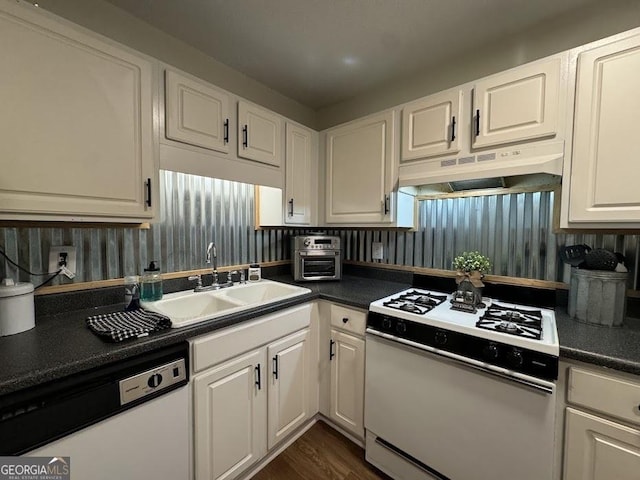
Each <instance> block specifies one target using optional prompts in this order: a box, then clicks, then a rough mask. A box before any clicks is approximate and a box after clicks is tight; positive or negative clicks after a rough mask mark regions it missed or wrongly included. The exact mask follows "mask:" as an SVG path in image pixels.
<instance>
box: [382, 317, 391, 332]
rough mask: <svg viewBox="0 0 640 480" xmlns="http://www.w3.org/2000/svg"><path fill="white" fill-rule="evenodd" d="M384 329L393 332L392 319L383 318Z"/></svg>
mask: <svg viewBox="0 0 640 480" xmlns="http://www.w3.org/2000/svg"><path fill="white" fill-rule="evenodd" d="M382 328H384V329H385V330H391V319H390V318H383V319H382Z"/></svg>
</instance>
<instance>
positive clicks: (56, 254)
mask: <svg viewBox="0 0 640 480" xmlns="http://www.w3.org/2000/svg"><path fill="white" fill-rule="evenodd" d="M62 267H66V270H63V273H64V275H66V276H67V277H69V278H73V277H74V276H75V273H76V247H74V246H72V245H68V246H62V247H51V248H50V249H49V272H51V273H54V272H57V271H58V270H60V269H61V268H62ZM67 272H70V274H69V273H67Z"/></svg>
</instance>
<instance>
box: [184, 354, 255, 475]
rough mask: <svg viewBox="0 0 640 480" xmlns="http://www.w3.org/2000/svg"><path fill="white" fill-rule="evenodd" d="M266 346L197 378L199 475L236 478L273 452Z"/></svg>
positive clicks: (197, 463)
mask: <svg viewBox="0 0 640 480" xmlns="http://www.w3.org/2000/svg"><path fill="white" fill-rule="evenodd" d="M265 364H266V355H265V351H264V349H261V350H256V351H253V352H250V353H248V354H246V355H242V356H240V357H239V358H234V359H232V360H229V361H228V362H225V363H223V364H222V365H219V366H217V367H215V368H212V369H211V370H209V371H208V372H207V373H204V374H202V375H198V376H197V377H196V378H195V379H194V380H193V388H194V418H195V420H196V423H195V456H196V468H195V472H196V478H197V479H216V480H222V479H226V478H234V477H235V476H236V475H238V474H239V473H241V472H242V471H244V470H245V469H246V468H248V467H249V466H251V465H252V464H254V463H255V462H256V461H258V460H259V459H260V458H262V456H263V455H264V454H265V453H266V452H267V436H266V431H267V402H266V400H267V394H266V385H265V384H264V370H263V368H264V366H265Z"/></svg>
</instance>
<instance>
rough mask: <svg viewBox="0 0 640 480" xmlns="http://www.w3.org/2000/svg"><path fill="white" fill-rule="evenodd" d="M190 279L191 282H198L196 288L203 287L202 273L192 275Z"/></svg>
mask: <svg viewBox="0 0 640 480" xmlns="http://www.w3.org/2000/svg"><path fill="white" fill-rule="evenodd" d="M188 280H189V281H190V282H194V281H195V282H196V288H201V287H202V276H201V275H190V276H189V278H188Z"/></svg>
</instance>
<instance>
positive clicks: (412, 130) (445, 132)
mask: <svg viewBox="0 0 640 480" xmlns="http://www.w3.org/2000/svg"><path fill="white" fill-rule="evenodd" d="M462 95H463V93H462V90H460V89H455V90H448V91H446V92H442V93H437V94H435V95H431V96H429V97H427V98H424V99H422V100H418V101H415V102H412V103H410V104H408V105H405V107H404V108H403V109H402V161H403V162H404V161H407V160H413V159H417V158H428V157H434V156H438V155H448V154H455V153H457V152H459V151H460V124H461V121H462Z"/></svg>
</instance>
